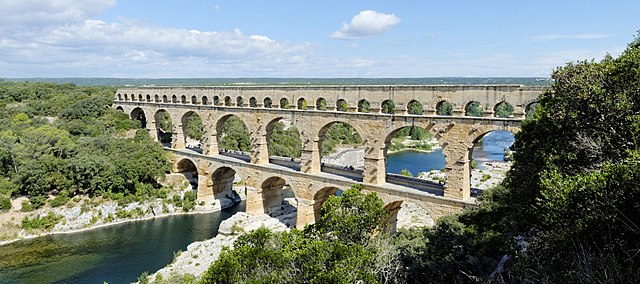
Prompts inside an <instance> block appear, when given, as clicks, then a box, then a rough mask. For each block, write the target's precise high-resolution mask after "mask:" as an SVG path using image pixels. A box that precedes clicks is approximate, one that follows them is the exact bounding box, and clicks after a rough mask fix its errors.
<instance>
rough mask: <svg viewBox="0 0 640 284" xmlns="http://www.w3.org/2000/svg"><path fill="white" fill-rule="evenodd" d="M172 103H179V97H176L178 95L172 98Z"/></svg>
mask: <svg viewBox="0 0 640 284" xmlns="http://www.w3.org/2000/svg"><path fill="white" fill-rule="evenodd" d="M171 102H172V103H174V104H175V103H177V102H178V97H176V95H173V96H171Z"/></svg>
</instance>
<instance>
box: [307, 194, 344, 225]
mask: <svg viewBox="0 0 640 284" xmlns="http://www.w3.org/2000/svg"><path fill="white" fill-rule="evenodd" d="M338 191H340V189H339V188H337V187H335V186H327V187H324V188H322V189H320V190H318V191H317V192H316V193H315V194H314V195H313V201H314V203H313V214H314V218H315V219H314V221H317V220H318V219H320V209H322V205H323V204H324V202H325V201H327V199H329V197H331V196H335V195H336V193H338Z"/></svg>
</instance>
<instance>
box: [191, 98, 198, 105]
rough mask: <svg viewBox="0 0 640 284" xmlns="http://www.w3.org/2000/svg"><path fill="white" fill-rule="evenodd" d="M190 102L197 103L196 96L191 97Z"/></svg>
mask: <svg viewBox="0 0 640 284" xmlns="http://www.w3.org/2000/svg"><path fill="white" fill-rule="evenodd" d="M191 104H194V105H195V104H198V98H197V97H196V96H192V97H191Z"/></svg>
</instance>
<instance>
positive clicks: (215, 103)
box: [213, 96, 220, 106]
mask: <svg viewBox="0 0 640 284" xmlns="http://www.w3.org/2000/svg"><path fill="white" fill-rule="evenodd" d="M213 105H214V106H217V105H220V97H218V96H213Z"/></svg>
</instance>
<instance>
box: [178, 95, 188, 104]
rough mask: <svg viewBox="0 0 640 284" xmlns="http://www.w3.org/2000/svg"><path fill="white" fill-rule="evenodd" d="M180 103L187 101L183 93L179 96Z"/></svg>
mask: <svg viewBox="0 0 640 284" xmlns="http://www.w3.org/2000/svg"><path fill="white" fill-rule="evenodd" d="M180 103H181V104H186V103H187V96H185V95H182V96H180Z"/></svg>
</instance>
